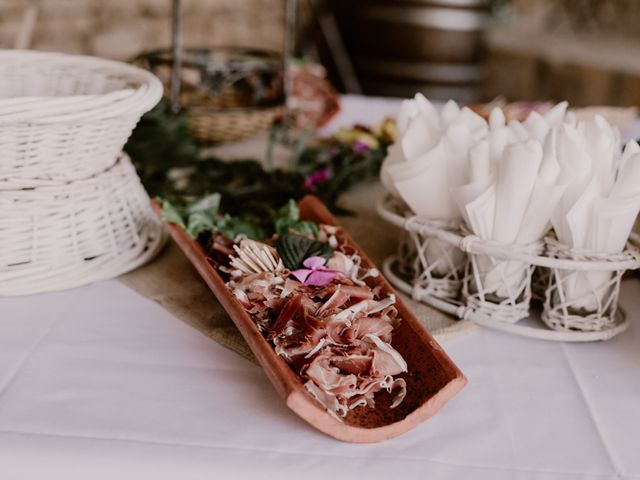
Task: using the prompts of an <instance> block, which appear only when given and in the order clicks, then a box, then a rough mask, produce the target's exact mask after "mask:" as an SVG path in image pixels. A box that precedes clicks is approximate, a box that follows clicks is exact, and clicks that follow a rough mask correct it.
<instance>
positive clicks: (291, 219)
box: [273, 199, 319, 238]
mask: <svg viewBox="0 0 640 480" xmlns="http://www.w3.org/2000/svg"><path fill="white" fill-rule="evenodd" d="M273 223H274V227H275V231H276V233H277V234H278V235H284V234H286V233H291V232H297V233H300V234H302V235H303V236H304V235H307V236H311V237H313V238H316V237H317V236H318V233H319V229H318V225H316V224H315V223H314V222H309V221H306V220H300V209H299V208H298V204H297V203H296V201H295V200H293V199H289V201H288V202H287V203H286V205H285V206H284V207H282V208H281V209H280V210H278V212H277V213H276V215H275V216H274V219H273Z"/></svg>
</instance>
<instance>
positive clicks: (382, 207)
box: [378, 197, 640, 342]
mask: <svg viewBox="0 0 640 480" xmlns="http://www.w3.org/2000/svg"><path fill="white" fill-rule="evenodd" d="M378 213H379V214H380V215H381V216H382V217H383V218H384V219H385V220H387V221H389V222H390V223H392V224H395V225H397V226H399V227H401V228H403V229H404V230H406V231H407V232H409V233H410V234H412V235H413V238H421V239H438V240H439V241H442V242H446V243H449V244H450V245H452V246H455V247H457V248H459V249H460V250H462V251H463V252H466V254H467V257H468V262H467V270H466V275H465V278H464V281H463V285H462V291H461V300H457V299H452V298H446V297H442V296H438V295H436V294H434V293H435V292H434V291H433V290H429V289H428V288H425V287H424V286H422V285H420V284H414V285H413V286H412V289H411V290H412V293H413V295H414V298H416V300H419V301H422V302H424V303H427V304H429V305H431V306H433V307H435V308H438V309H439V310H442V311H444V312H446V313H449V314H451V315H454V316H457V317H458V318H460V319H462V320H469V321H472V322H474V323H477V324H479V325H483V326H486V327H490V328H494V329H498V330H502V331H506V332H509V333H514V334H518V335H521V336H527V337H532V338H539V339H544V340H558V341H575V342H585V341H594V340H606V339H609V338H612V337H613V336H615V335H617V334H619V333H620V332H622V331H624V330H625V329H626V328H627V327H628V321H627V319H626V315H625V313H624V311H623V310H622V309H621V308H618V294H619V290H620V279H621V278H622V274H623V273H624V271H625V270H633V269H638V268H640V252H639V251H638V250H637V249H636V248H635V247H634V246H633V245H628V247H627V248H626V249H625V251H624V252H622V253H620V254H613V255H603V254H596V253H593V252H577V251H574V250H572V249H570V248H567V247H563V246H562V245H559V244H558V242H555V241H554V240H553V239H547V240H546V253H544V254H541V251H542V245H541V244H532V245H529V246H511V245H501V244H498V243H496V242H492V241H487V240H483V239H481V238H479V237H477V236H475V235H465V234H463V233H462V232H454V231H451V230H448V229H445V228H442V226H441V225H440V224H438V223H437V222H429V221H426V220H424V219H420V218H418V217H414V216H411V215H408V214H407V212H405V211H403V210H402V209H399V208H398V205H397V202H395V201H394V200H393V199H392V198H389V197H387V198H383V199H381V201H380V202H379V203H378ZM418 248H419V247H418ZM403 263H404V261H403V259H399V258H397V256H394V257H390V258H389V259H387V260H386V261H385V263H384V273H385V275H386V276H387V277H388V278H389V280H390V281H391V282H392V283H393V284H394V285H396V286H397V287H398V288H400V289H401V290H403V291H407V280H406V279H403V278H402V276H401V272H399V270H398V268H397V266H398V265H402V264H403ZM495 267H499V268H495ZM534 267H540V268H541V269H542V272H543V273H544V274H545V275H544V276H543V278H547V279H548V284H547V286H546V291H545V302H544V307H543V311H542V315H541V319H542V321H543V322H544V324H545V325H546V326H547V327H548V329H545V328H536V327H533V326H530V325H523V324H519V323H518V321H519V320H520V319H522V318H525V317H528V316H529V303H530V300H531V278H532V274H533V271H534ZM489 274H492V275H493V277H494V278H493V279H492V281H491V282H490V283H491V287H489V286H488V285H487V278H488V276H489ZM414 278H418V279H419V278H422V277H421V275H420V274H419V272H418V274H415V276H414Z"/></svg>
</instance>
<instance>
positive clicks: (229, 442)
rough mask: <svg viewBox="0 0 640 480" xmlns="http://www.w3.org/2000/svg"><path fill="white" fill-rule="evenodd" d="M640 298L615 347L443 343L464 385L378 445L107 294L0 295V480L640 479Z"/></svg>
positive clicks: (630, 293)
mask: <svg viewBox="0 0 640 480" xmlns="http://www.w3.org/2000/svg"><path fill="white" fill-rule="evenodd" d="M358 105H365V103H362V101H361V100H359V99H353V98H352V99H349V102H348V106H349V107H353V106H358ZM376 105H382V103H378V104H376ZM389 105H390V104H389ZM389 105H387V106H386V107H379V108H378V109H376V108H377V107H376V108H373V107H372V108H371V109H369V110H362V111H360V110H358V111H357V112H356V115H355V117H356V118H361V119H362V120H363V121H364V120H369V121H370V120H371V119H372V118H375V116H376V115H378V113H382V112H383V111H384V109H385V108H389ZM359 108H360V107H359ZM357 115H360V117H357ZM639 293H640V281H638V280H630V281H627V282H625V284H624V285H623V295H622V304H623V305H624V306H625V307H626V308H627V310H628V311H629V312H630V316H631V317H632V318H631V320H632V322H631V327H630V329H629V330H628V331H627V332H626V333H624V334H623V335H621V336H620V337H618V338H615V339H613V340H611V341H608V342H604V343H594V344H586V345H570V344H557V343H548V342H541V341H534V340H528V339H523V338H518V337H513V336H509V335H506V334H503V333H499V332H495V331H490V330H479V331H477V332H474V333H472V334H470V335H468V336H465V337H462V338H458V339H455V340H452V341H451V342H449V343H446V344H444V347H445V348H446V350H447V351H448V352H449V354H450V355H451V356H452V358H453V360H454V361H455V362H456V363H457V364H458V365H459V366H460V368H461V369H462V370H463V371H464V372H465V374H466V375H467V377H468V379H469V384H468V385H467V387H466V388H465V389H464V390H463V391H462V392H461V393H460V394H459V395H458V396H456V397H455V398H454V399H453V400H452V401H451V402H450V403H448V404H447V405H446V406H445V408H444V409H443V410H442V411H441V412H440V413H439V414H438V415H436V416H435V417H434V418H432V419H430V420H429V421H427V422H426V423H424V424H423V425H421V426H420V427H418V428H417V429H415V430H413V431H411V432H409V433H407V434H405V435H403V436H401V437H400V438H397V439H394V440H391V441H388V442H386V443H382V444H374V445H351V444H345V443H341V442H338V441H336V440H333V439H331V438H329V437H326V436H324V435H323V434H321V433H319V432H317V431H316V430H314V429H313V428H311V427H310V426H308V425H307V424H306V423H305V422H303V421H302V420H300V419H299V418H297V417H296V416H295V415H294V414H292V413H291V412H290V411H289V410H288V409H287V408H286V407H285V406H284V404H283V403H282V402H281V401H280V399H279V398H278V397H277V395H276V394H275V392H274V391H273V389H272V387H271V385H270V384H269V382H268V381H267V379H266V377H265V376H264V375H263V373H262V372H261V370H260V368H259V367H256V366H255V365H253V364H251V363H249V362H248V361H246V360H244V359H242V358H240V357H239V356H237V355H236V354H234V353H232V352H230V351H228V350H225V349H224V348H223V347H221V346H219V345H217V344H216V343H214V342H212V341H211V340H209V339H207V338H206V337H204V336H203V335H201V334H200V333H199V332H197V331H195V330H193V329H191V328H190V327H188V326H186V325H185V324H183V323H182V322H180V321H178V320H177V319H175V318H173V317H172V316H171V314H169V313H167V312H166V311H164V310H163V309H162V308H161V307H160V306H159V305H156V304H154V303H153V302H151V301H149V300H146V299H145V298H143V297H140V296H139V295H138V294H136V293H135V292H133V291H132V290H130V289H128V288H127V287H125V286H124V285H123V284H121V283H119V282H117V281H108V282H103V283H99V284H94V285H91V286H87V287H83V288H79V289H75V290H71V291H67V292H61V293H51V294H46V295H38V296H32V297H23V298H3V299H0V479H1V480H19V479H29V480H32V479H47V480H58V479H60V480H75V479H81V480H89V479H91V480H102V479H110V480H113V479H118V480H120V479H136V480H138V479H153V480H163V479H180V480H191V479H216V478H233V479H238V478H240V479H241V478H278V479H290V478H291V479H296V480H299V479H315V478H322V479H326V478H354V477H356V476H357V478H367V479H369V478H370V479H389V478H406V479H409V478H416V479H424V480H439V479H456V480H458V479H467V478H469V479H474V480H482V479H491V480H496V479H505V480H507V479H508V480H512V479H549V480H552V479H553V480H561V479H562V480H565V479H567V480H568V479H572V480H573V479H584V478H589V479H594V480H595V479H632V478H637V479H640V325H638V323H639V322H640V314H639V313H638V312H640V295H639Z"/></svg>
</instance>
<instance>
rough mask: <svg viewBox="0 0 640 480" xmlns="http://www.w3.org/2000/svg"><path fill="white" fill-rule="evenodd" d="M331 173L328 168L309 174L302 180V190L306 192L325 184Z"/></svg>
mask: <svg viewBox="0 0 640 480" xmlns="http://www.w3.org/2000/svg"><path fill="white" fill-rule="evenodd" d="M331 175H332V172H331V169H330V168H322V169H320V170H316V171H315V172H312V173H310V174H309V175H307V176H306V177H305V179H304V188H305V189H307V190H313V187H315V186H316V185H317V184H319V183H323V182H326V181H327V180H328V179H329V178H331Z"/></svg>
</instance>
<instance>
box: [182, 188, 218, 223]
mask: <svg viewBox="0 0 640 480" xmlns="http://www.w3.org/2000/svg"><path fill="white" fill-rule="evenodd" d="M220 200H221V196H220V194H219V193H212V194H210V195H205V196H204V197H202V198H199V199H197V200H195V201H193V202H192V203H190V204H189V205H188V206H187V213H204V214H206V215H210V216H212V217H213V216H214V215H216V214H217V213H218V211H219V210H220Z"/></svg>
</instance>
